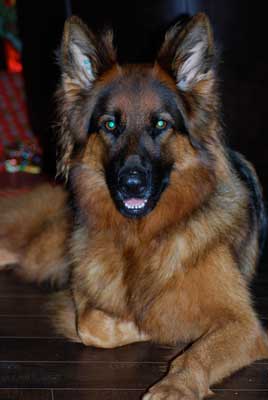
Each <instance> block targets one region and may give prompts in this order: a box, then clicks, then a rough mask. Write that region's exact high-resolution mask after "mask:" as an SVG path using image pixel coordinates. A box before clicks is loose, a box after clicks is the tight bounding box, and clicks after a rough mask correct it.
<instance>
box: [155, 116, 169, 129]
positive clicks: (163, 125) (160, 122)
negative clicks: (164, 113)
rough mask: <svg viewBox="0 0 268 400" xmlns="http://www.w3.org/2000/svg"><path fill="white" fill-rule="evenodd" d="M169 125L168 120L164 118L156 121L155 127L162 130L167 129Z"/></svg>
mask: <svg viewBox="0 0 268 400" xmlns="http://www.w3.org/2000/svg"><path fill="white" fill-rule="evenodd" d="M167 125H168V123H167V121H165V120H164V119H159V120H158V121H156V124H155V127H156V129H158V130H160V131H162V130H163V129H166V127H167Z"/></svg>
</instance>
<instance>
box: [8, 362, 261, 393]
mask: <svg viewBox="0 0 268 400" xmlns="http://www.w3.org/2000/svg"><path fill="white" fill-rule="evenodd" d="M166 371H167V364H166V363H159V364H157V363H131V362H129V363H125V362H122V363H118V362H113V363H111V362H105V363H87V362H83V363H80V364H78V363H64V362H63V363H59V362H55V363H41V362H36V363H33V362H29V363H25V362H16V363H12V362H2V363H0V387H2V388H7V387H12V388H40V389H41V388H58V389H67V388H69V389H75V388H76V389H126V390H130V389H140V390H145V389H146V388H148V387H149V386H150V385H152V384H153V383H154V382H156V381H158V380H159V379H160V378H161V377H163V376H164V375H165V373H166ZM267 376H268V364H253V365H251V366H249V367H247V368H244V369H243V370H241V371H238V372H237V373H235V374H234V375H233V376H231V377H230V378H228V379H226V380H224V381H223V382H222V383H221V384H219V385H217V386H216V387H215V389H224V390H230V389H231V390H234V391H239V390H246V391H252V390H253V391H254V390H255V391H258V390H265V391H268V379H267Z"/></svg>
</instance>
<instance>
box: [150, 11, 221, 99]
mask: <svg viewBox="0 0 268 400" xmlns="http://www.w3.org/2000/svg"><path fill="white" fill-rule="evenodd" d="M213 61H214V45H213V35H212V30H211V27H210V23H209V20H208V18H207V16H206V15H205V14H203V13H199V14H197V15H195V16H194V17H192V18H191V19H190V21H189V22H188V23H186V24H182V23H178V24H176V25H175V26H174V27H172V28H171V29H170V30H169V31H168V32H167V33H166V36H165V40H164V43H163V45H162V48H161V50H160V52H159V55H158V59H157V62H158V63H159V64H160V65H161V66H162V67H163V68H164V69H166V70H168V72H169V73H171V74H172V75H173V76H174V78H175V79H176V82H177V86H178V88H179V89H180V90H183V91H188V90H191V88H193V87H194V85H195V84H196V83H197V82H199V81H201V80H205V79H207V77H208V74H209V72H210V70H211V69H212V67H213Z"/></svg>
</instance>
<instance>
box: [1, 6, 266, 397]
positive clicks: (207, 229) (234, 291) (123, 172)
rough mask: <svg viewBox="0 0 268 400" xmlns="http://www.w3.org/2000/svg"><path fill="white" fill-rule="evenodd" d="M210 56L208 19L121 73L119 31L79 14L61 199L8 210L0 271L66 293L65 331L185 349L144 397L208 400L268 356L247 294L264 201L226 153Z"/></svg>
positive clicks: (240, 162) (66, 78)
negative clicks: (150, 60) (96, 29)
mask: <svg viewBox="0 0 268 400" xmlns="http://www.w3.org/2000/svg"><path fill="white" fill-rule="evenodd" d="M214 53H215V50H214V45H213V37H212V32H211V28H210V25H209V22H208V20H207V18H206V16H205V15H203V14H198V15H196V16H195V17H193V18H192V19H190V20H189V21H188V22H187V23H184V24H181V25H180V24H177V25H175V27H173V28H172V29H171V30H170V31H169V32H168V33H167V34H166V37H165V41H164V43H163V46H162V48H161V49H160V52H159V54H158V57H157V60H156V61H155V63H154V64H153V65H119V64H118V63H117V62H116V53H115V51H114V49H113V45H112V36H111V33H110V32H106V33H105V34H104V35H103V36H102V37H99V38H97V37H96V36H95V35H93V33H92V32H90V31H89V30H88V28H87V27H85V26H84V24H83V23H82V22H81V21H80V20H78V19H77V18H76V17H72V18H70V19H69V20H68V21H67V22H66V25H65V29H64V36H63V42H62V47H61V55H60V64H61V68H62V82H61V85H60V88H59V90H58V93H57V98H58V103H59V128H60V133H59V162H58V168H59V173H60V174H63V176H64V177H65V178H66V182H67V184H66V187H67V191H65V189H61V188H59V187H51V186H49V185H45V186H43V187H40V188H39V189H37V190H36V191H34V192H32V193H31V194H29V195H25V196H24V197H22V198H18V199H16V200H13V204H12V201H11V202H10V201H7V200H3V201H1V202H0V207H1V226H0V263H1V264H2V265H3V267H4V266H5V265H7V264H14V263H16V264H19V265H18V266H17V267H16V268H15V271H17V273H19V274H20V275H21V276H22V277H24V278H26V279H29V280H32V281H37V282H42V281H44V280H51V281H52V282H56V283H58V284H59V285H62V284H64V285H65V287H66V284H67V288H66V289H65V290H64V291H62V292H60V293H59V294H57V295H56V296H55V299H54V302H53V303H52V304H51V306H52V307H53V310H54V314H55V321H54V324H55V325H56V328H57V329H58V331H59V332H61V333H62V334H64V335H65V336H67V337H69V338H70V339H72V340H76V341H81V342H83V343H84V344H85V345H93V346H97V347H104V348H111V347H116V346H121V345H124V344H127V343H132V342H136V341H144V340H152V341H154V342H157V343H164V344H169V345H175V344H176V343H177V342H185V343H188V344H189V343H191V346H189V347H188V348H187V350H186V351H185V352H184V353H183V354H181V355H178V357H177V358H175V359H174V360H173V361H172V363H171V366H170V370H169V372H168V374H167V375H166V377H165V378H164V379H163V380H161V381H160V382H159V383H158V384H156V385H154V386H153V387H152V388H151V389H149V391H148V393H147V394H145V395H144V397H143V399H144V400H158V399H169V400H173V399H180V400H194V399H203V398H205V397H206V396H208V395H209V394H211V392H210V387H211V385H213V384H214V383H215V382H218V381H220V380H221V379H222V378H224V377H226V376H228V375H230V374H231V373H232V372H234V371H235V370H237V369H239V368H241V367H243V366H245V365H247V364H249V363H251V362H253V361H255V360H257V359H261V358H265V357H267V356H268V342H267V336H266V333H265V332H264V331H263V329H262V327H261V325H260V323H259V321H258V319H257V316H256V314H255V311H254V309H253V307H252V303H251V298H250V294H249V290H248V284H249V282H250V280H251V278H252V276H253V274H254V272H255V268H256V265H257V261H258V257H259V253H260V246H261V241H262V238H263V231H264V226H265V213H264V208H263V203H262V194H261V189H260V187H259V183H258V179H257V177H256V174H255V172H254V169H253V167H252V166H251V165H250V164H249V163H248V162H247V161H246V160H245V159H244V158H243V157H242V156H241V155H239V154H238V153H235V152H233V151H231V150H230V149H229V148H228V147H227V146H226V145H225V144H224V140H223V134H222V128H221V124H220V121H219V113H220V110H219V109H220V105H219V97H218V90H217V77H216V72H215V65H214V58H215V54H214ZM159 120H160V121H161V123H160V125H159V126H160V128H159V126H158V121H159ZM110 121H112V123H110ZM107 124H108V125H107ZM109 124H110V125H109ZM114 126H115V127H114ZM163 126H164V128H163ZM133 171H134V172H135V173H134V172H133ZM137 174H138V177H139V176H140V178H139V179H140V181H138V184H137V181H136V180H135V179H136V176H137ZM139 174H140V175H139ZM122 176H123V178H122ZM125 176H127V185H126V183H125V182H126V180H125ZM129 177H130V178H131V179H130V178H129ZM122 182H123V183H122ZM133 182H134V183H133ZM141 182H142V184H141ZM122 185H123V189H124V190H123V191H122ZM131 185H134V190H136V192H137V193H138V194H137V195H136V197H137V198H134V199H133V196H132V198H130V197H129V196H128V194H126V192H128V190H133V186H131ZM135 185H136V186H135ZM67 193H68V194H67ZM122 193H123V194H122ZM142 196H143V197H142ZM144 199H145V200H146V201H145V200H144ZM145 203H146V205H145ZM131 204H138V205H139V208H137V207H136V208H135V207H134V208H133V207H132V208H131V207H130V206H129V205H131Z"/></svg>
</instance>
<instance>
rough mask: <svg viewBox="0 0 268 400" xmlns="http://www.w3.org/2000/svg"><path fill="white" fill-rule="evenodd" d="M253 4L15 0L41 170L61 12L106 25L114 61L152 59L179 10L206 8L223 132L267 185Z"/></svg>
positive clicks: (260, 31) (261, 17)
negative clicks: (216, 65)
mask: <svg viewBox="0 0 268 400" xmlns="http://www.w3.org/2000/svg"><path fill="white" fill-rule="evenodd" d="M257 4H258V7H257V6H256V5H255V4H253V3H252V1H249V0H235V1H233V0H203V1H202V0H200V1H199V0H188V1H187V0H185V1H184V0H147V1H146V0H143V1H141V0H136V1H127V0H125V1H124V2H121V1H116V0H114V1H112V0H110V1H102V0H94V1H85V0H81V1H79V0H73V1H71V0H68V1H63V0H54V1H51V0H47V1H45V2H37V1H35V2H33V1H32V2H31V1H29V0H19V1H18V17H19V18H18V19H19V30H20V34H21V38H22V42H23V64H24V74H25V84H26V93H27V98H28V106H29V116H30V121H31V124H32V127H33V129H34V131H35V132H36V134H38V135H39V136H40V138H41V142H42V144H43V147H44V152H45V156H44V158H45V160H44V166H45V170H46V171H47V172H50V173H54V170H55V168H54V167H55V144H54V140H53V137H54V132H53V128H52V123H53V119H54V118H55V115H54V109H55V102H54V100H53V92H54V90H55V88H56V85H57V82H58V80H59V70H58V66H57V65H56V62H55V59H56V57H55V49H57V47H58V46H59V44H60V38H61V34H62V29H63V23H64V20H65V19H66V17H67V16H69V15H71V14H76V15H78V16H80V17H81V18H82V19H83V20H84V21H85V22H87V23H88V24H89V26H90V27H91V28H92V29H93V30H99V29H101V28H102V27H103V26H105V25H111V26H112V27H113V28H114V30H115V37H116V43H117V47H118V53H119V58H120V60H121V61H126V60H127V61H129V62H138V61H149V60H151V59H153V57H154V56H155V54H156V51H157V48H158V47H159V44H160V42H161V40H162V39H163V34H164V32H165V30H166V29H167V28H168V27H169V26H170V25H171V24H172V23H174V22H175V21H176V20H177V19H178V17H179V16H180V15H182V14H190V15H191V14H194V13H196V12H198V11H205V12H206V13H207V14H208V15H209V17H210V20H211V23H212V26H213V28H214V33H215V37H216V42H217V44H218V48H219V49H220V64H219V74H220V80H221V93H222V100H223V120H224V123H225V127H226V129H225V130H226V134H227V136H228V138H229V142H230V143H231V145H232V146H233V147H235V148H236V149H238V150H239V151H241V152H242V153H244V154H245V155H246V157H247V158H248V159H249V160H251V161H252V162H253V163H254V164H255V166H256V168H257V171H258V174H259V176H260V178H261V180H262V183H263V185H264V186H265V191H266V185H265V182H267V178H268V161H267V155H266V151H267V144H268V139H267V136H268V135H267V132H266V114H267V110H266V109H267V102H266V90H267V86H268V78H267V72H268V68H267V67H268V60H267V53H268V51H267V37H268V35H267V28H266V26H267V17H266V12H265V10H264V3H261V2H258V3H257ZM262 8H263V9H262ZM266 195H267V192H266Z"/></svg>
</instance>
